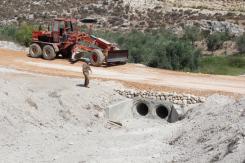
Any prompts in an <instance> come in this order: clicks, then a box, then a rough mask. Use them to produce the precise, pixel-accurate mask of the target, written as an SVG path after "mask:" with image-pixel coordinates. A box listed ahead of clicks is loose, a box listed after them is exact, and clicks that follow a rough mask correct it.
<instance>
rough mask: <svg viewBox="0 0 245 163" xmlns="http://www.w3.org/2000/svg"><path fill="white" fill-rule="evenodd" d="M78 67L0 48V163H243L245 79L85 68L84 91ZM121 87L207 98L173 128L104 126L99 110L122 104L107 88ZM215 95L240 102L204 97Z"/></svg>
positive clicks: (146, 123)
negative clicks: (88, 80) (86, 82)
mask: <svg viewBox="0 0 245 163" xmlns="http://www.w3.org/2000/svg"><path fill="white" fill-rule="evenodd" d="M81 64H82V63H81V62H78V63H76V64H75V65H71V64H70V63H69V62H68V61H67V60H63V59H56V60H53V61H46V60H43V59H33V58H29V57H27V56H26V52H24V51H13V50H7V49H0V88H1V91H0V162H10V163H12V162H13V163H15V162H25V163H29V162H30V163H32V162H45V163H53V162H57V163H68V162H74V163H108V162H109V163H125V162H129V163H165V162H166V163H170V162H171V163H172V162H176V163H183V162H191V163H196V162H227V163H228V162H234V163H244V162H245V125H244V124H245V97H244V94H245V77H242V76H213V75H203V74H192V73H183V72H173V71H166V70H160V69H152V68H148V67H145V66H143V65H135V64H126V65H121V66H113V67H101V68H98V67H92V70H93V74H92V78H93V80H91V83H90V88H85V87H83V77H82V73H81ZM127 86H130V87H133V88H138V89H141V90H145V89H147V90H150V89H151V90H156V91H169V92H173V91H176V92H181V93H192V94H197V95H198V94H202V95H206V96H207V99H206V101H205V102H204V103H202V104H198V105H195V106H193V107H191V108H188V112H187V113H186V114H185V117H184V119H183V120H181V121H178V122H176V123H168V122H167V121H166V120H164V119H149V118H145V117H138V118H136V117H135V118H129V119H125V120H122V121H121V124H122V125H117V124H112V123H109V121H108V119H107V118H106V117H105V109H106V108H107V107H108V106H110V105H111V104H115V103H117V102H120V101H122V100H125V99H126V98H125V97H123V96H121V95H119V94H118V93H117V92H115V91H114V89H127ZM217 92H219V93H220V94H229V95H233V96H236V97H238V96H239V97H240V98H234V97H232V96H223V95H211V94H213V93H217ZM209 95H210V96H209ZM129 109H130V108H129ZM184 109H185V108H184Z"/></svg>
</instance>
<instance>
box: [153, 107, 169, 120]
mask: <svg viewBox="0 0 245 163" xmlns="http://www.w3.org/2000/svg"><path fill="white" fill-rule="evenodd" d="M156 114H157V115H158V116H159V117H160V118H161V119H164V118H166V117H167V116H168V109H167V108H166V107H165V106H163V105H160V106H158V107H157V109H156Z"/></svg>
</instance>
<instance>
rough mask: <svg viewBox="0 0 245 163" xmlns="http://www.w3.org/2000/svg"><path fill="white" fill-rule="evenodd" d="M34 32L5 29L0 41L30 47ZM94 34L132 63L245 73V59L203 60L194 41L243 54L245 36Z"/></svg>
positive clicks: (161, 32) (188, 32)
mask: <svg viewBox="0 0 245 163" xmlns="http://www.w3.org/2000/svg"><path fill="white" fill-rule="evenodd" d="M33 29H35V27H34V26H32V25H27V24H22V25H20V26H19V27H16V26H5V27H2V28H0V39H1V40H10V41H15V42H18V43H19V44H21V45H24V46H29V45H30V43H31V33H32V30H33ZM94 34H95V35H96V36H98V37H102V38H104V39H106V40H108V41H110V42H115V43H117V44H118V45H119V47H120V48H121V49H128V50H129V61H130V62H131V63H142V64H145V65H147V66H150V67H156V68H163V69H170V70H178V71H190V72H203V73H211V74H229V75H239V74H243V73H245V59H244V56H242V55H238V56H237V55H236V56H228V57H227V56H223V57H222V56H220V57H215V56H209V57H203V55H202V51H201V50H200V49H198V48H197V47H196V46H195V41H198V40H203V39H204V40H206V42H207V47H208V50H210V51H214V50H217V49H219V48H221V47H222V45H223V43H224V41H226V40H233V41H234V40H236V42H237V47H238V50H239V51H240V52H241V53H243V52H244V47H245V41H244V40H245V34H243V35H241V36H239V37H237V38H234V37H231V36H230V35H229V33H227V32H215V33H213V34H207V33H203V32H201V30H200V29H199V28H197V27H187V28H185V30H184V33H183V35H181V36H179V35H176V34H174V33H173V32H171V31H170V30H166V29H159V30H150V31H147V32H140V31H136V30H133V31H130V32H128V33H119V32H109V31H106V32H102V31H95V33H94Z"/></svg>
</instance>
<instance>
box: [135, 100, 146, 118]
mask: <svg viewBox="0 0 245 163" xmlns="http://www.w3.org/2000/svg"><path fill="white" fill-rule="evenodd" d="M136 110H137V112H138V113H139V114H140V115H141V116H146V115H147V114H148V113H149V107H148V105H147V104H145V103H143V102H140V103H137V104H136Z"/></svg>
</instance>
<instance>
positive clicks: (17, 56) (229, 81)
mask: <svg viewBox="0 0 245 163" xmlns="http://www.w3.org/2000/svg"><path fill="white" fill-rule="evenodd" d="M0 58H1V60H0V66H4V67H8V68H14V69H17V70H22V71H27V72H35V73H41V74H48V75H54V76H65V77H75V78H82V77H83V76H82V74H81V72H82V71H81V64H82V62H77V63H76V64H74V65H72V64H70V62H69V61H68V60H65V59H55V60H52V61H47V60H44V59H42V58H38V59H36V58H30V57H28V56H27V52H25V51H13V50H7V49H0ZM92 71H93V74H92V76H91V77H92V78H96V79H102V80H114V81H120V82H121V83H123V84H125V85H127V86H128V87H133V88H137V89H141V90H142V89H144V90H153V91H168V92H177V93H190V94H194V95H204V96H208V95H211V94H214V93H219V94H224V95H233V96H240V95H242V94H245V76H221V75H219V76H217V75H208V74H198V73H188V72H175V71H169V70H162V69H155V68H149V67H146V66H144V65H141V64H126V65H120V66H109V67H107V66H103V67H92Z"/></svg>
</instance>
